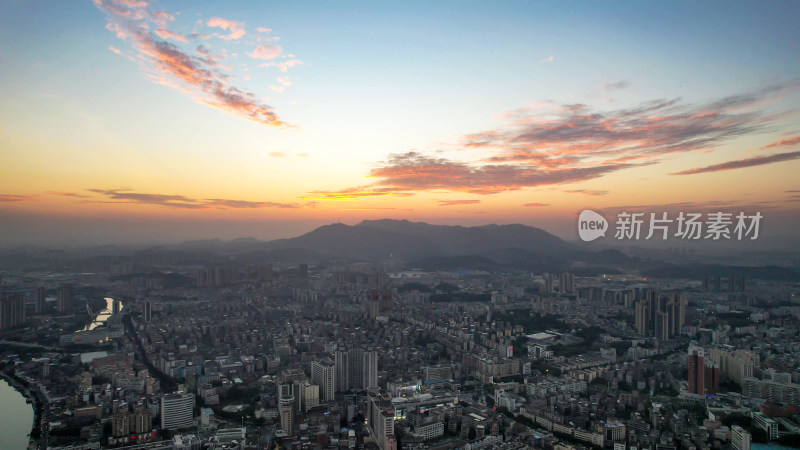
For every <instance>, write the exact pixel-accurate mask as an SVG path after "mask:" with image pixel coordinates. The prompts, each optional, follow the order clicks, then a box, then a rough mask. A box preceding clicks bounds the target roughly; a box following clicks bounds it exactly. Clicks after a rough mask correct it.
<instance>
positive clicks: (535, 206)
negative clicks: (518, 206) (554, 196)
mask: <svg viewBox="0 0 800 450" xmlns="http://www.w3.org/2000/svg"><path fill="white" fill-rule="evenodd" d="M522 206H525V207H527V208H538V207H543V206H550V203H525V204H524V205H522Z"/></svg>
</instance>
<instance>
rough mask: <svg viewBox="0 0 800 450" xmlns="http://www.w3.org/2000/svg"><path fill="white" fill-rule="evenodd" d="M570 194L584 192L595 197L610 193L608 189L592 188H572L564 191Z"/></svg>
mask: <svg viewBox="0 0 800 450" xmlns="http://www.w3.org/2000/svg"><path fill="white" fill-rule="evenodd" d="M564 192H566V193H568V194H583V195H592V196H595V197H599V196H603V195H608V191H601V190H591V189H570V190H567V191H564Z"/></svg>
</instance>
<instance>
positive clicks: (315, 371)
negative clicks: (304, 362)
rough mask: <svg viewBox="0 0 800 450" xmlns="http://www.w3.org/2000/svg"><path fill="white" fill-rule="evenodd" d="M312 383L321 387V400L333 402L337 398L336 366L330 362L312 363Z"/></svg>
mask: <svg viewBox="0 0 800 450" xmlns="http://www.w3.org/2000/svg"><path fill="white" fill-rule="evenodd" d="M311 382H312V383H314V384H316V385H317V386H319V398H320V400H321V401H323V402H332V401H333V400H334V399H335V398H336V366H335V365H334V363H333V362H332V361H330V360H323V361H313V362H312V363H311Z"/></svg>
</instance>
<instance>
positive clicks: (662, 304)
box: [0, 221, 800, 450]
mask: <svg viewBox="0 0 800 450" xmlns="http://www.w3.org/2000/svg"><path fill="white" fill-rule="evenodd" d="M390 222H391V221H390ZM416 225H418V226H419V225H424V224H416ZM319 232H320V231H319V230H317V233H319ZM360 232H361V233H363V230H360ZM208 244H209V245H211V244H213V245H216V246H217V247H216V249H217V250H216V252H215V251H212V250H209V249H208V248H205V249H204V248H203V245H204V243H194V244H187V245H185V246H183V247H181V246H174V247H153V248H149V249H122V248H117V249H116V250H115V249H93V250H92V249H86V250H83V251H77V250H74V251H36V250H32V249H28V250H19V251H15V252H16V253H14V259H10V258H6V259H4V261H6V262H5V263H4V264H3V266H4V267H3V271H2V290H3V297H2V303H1V305H2V308H0V314H1V315H0V317H1V318H2V329H3V331H2V341H0V349H2V355H1V356H2V358H0V362H1V364H2V372H0V373H2V375H3V377H4V378H5V379H6V380H7V381H8V382H9V383H11V384H12V385H14V386H16V387H17V388H18V389H20V390H21V392H24V393H25V395H26V397H28V399H29V401H30V402H32V404H33V405H34V406H35V419H34V426H33V431H32V432H31V435H30V447H31V448H71V449H78V448H81V449H93V448H117V447H124V448H131V449H139V448H141V449H161V448H164V449H166V448H170V449H200V448H240V449H244V448H286V449H300V448H309V449H324V448H372V449H376V448H377V449H381V450H394V449H400V448H402V449H428V448H430V449H446V448H464V449H483V448H502V449H524V448H543V449H556V450H567V449H589V448H609V449H611V448H613V449H614V450H625V449H629V450H637V449H653V450H655V449H658V450H669V449H733V450H749V449H751V446H752V445H757V444H759V443H760V444H766V443H781V444H784V445H797V443H798V439H800V424H799V423H798V418H799V417H800V410H799V409H798V406H800V403H799V402H800V398H799V397H798V395H800V384H798V383H800V335H798V324H800V322H799V321H798V319H799V318H800V298H798V288H800V284H799V283H798V281H797V277H798V275H797V272H795V271H793V270H792V269H791V268H789V269H785V273H784V272H781V273H783V274H784V275H785V274H786V273H789V274H794V280H791V281H781V280H777V276H776V275H775V274H772V275H770V276H764V275H762V276H760V277H759V276H756V277H750V275H748V274H746V273H749V272H746V271H742V268H741V267H739V268H731V269H729V270H730V272H729V273H728V272H726V273H722V272H716V273H710V272H708V273H701V272H698V273H697V276H696V277H694V278H681V277H664V278H649V277H644V276H642V275H641V274H640V273H641V272H646V269H643V268H642V266H643V265H644V263H643V262H642V261H640V260H638V259H635V258H627V259H625V260H624V265H623V266H619V267H618V269H619V270H615V269H610V268H609V269H607V270H608V273H604V274H601V273H591V272H592V270H593V268H592V267H590V266H583V267H579V266H575V270H574V271H573V272H570V271H563V272H558V273H553V272H537V271H531V270H523V269H511V268H509V269H506V270H491V269H490V270H486V269H480V268H477V269H476V268H474V267H475V266H476V264H477V263H475V262H474V261H472V262H471V261H469V260H468V259H467V260H461V261H460V262H458V263H456V262H454V261H449V262H447V263H441V262H440V264H445V265H450V266H452V267H442V268H438V269H436V268H432V267H428V268H426V269H423V268H419V267H414V264H409V263H404V262H401V261H394V260H387V261H384V262H382V263H377V262H361V261H357V260H354V259H352V258H331V259H325V260H315V261H309V262H300V260H302V258H303V257H304V255H302V253H303V252H298V253H300V255H299V257H300V260H298V259H297V258H292V257H291V256H283V258H285V260H284V261H279V260H277V259H280V255H281V254H283V255H286V254H287V252H285V251H278V252H267V253H261V254H260V256H257V255H253V254H252V253H229V254H225V253H224V252H222V251H221V250H222V249H223V248H227V247H219V246H220V245H224V244H223V243H220V242H218V241H217V242H210V243H208ZM247 244H248V243H247V242H239V243H237V245H238V248H241V249H246V248H248V245H247ZM373 244H374V243H373ZM103 252H107V253H105V254H104V253H103ZM11 253H12V252H10V251H9V252H6V254H5V255H4V256H6V257H8V256H11ZM288 253H291V252H288ZM258 258H261V259H262V260H271V262H255V259H258ZM457 259H458V258H456V260H457ZM427 261H428V262H429V263H430V260H427ZM650 264H653V263H652V262H651V263H650ZM419 265H422V266H424V265H425V262H424V261H422V262H420V263H419ZM626 265H627V266H628V267H631V265H635V266H638V269H637V268H631V269H630V270H628V271H625V270H624V269H625V266H626Z"/></svg>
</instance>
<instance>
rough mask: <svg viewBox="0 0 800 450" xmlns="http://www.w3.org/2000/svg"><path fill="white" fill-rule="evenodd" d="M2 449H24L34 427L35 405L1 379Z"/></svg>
mask: <svg viewBox="0 0 800 450" xmlns="http://www.w3.org/2000/svg"><path fill="white" fill-rule="evenodd" d="M0 405H2V408H0V448H2V449H24V448H27V447H28V435H29V434H30V432H31V427H32V426H33V405H31V404H29V403H26V401H25V396H24V395H22V393H20V392H18V391H17V390H16V389H14V388H13V387H11V386H10V385H9V384H8V382H7V381H6V380H3V379H0Z"/></svg>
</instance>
